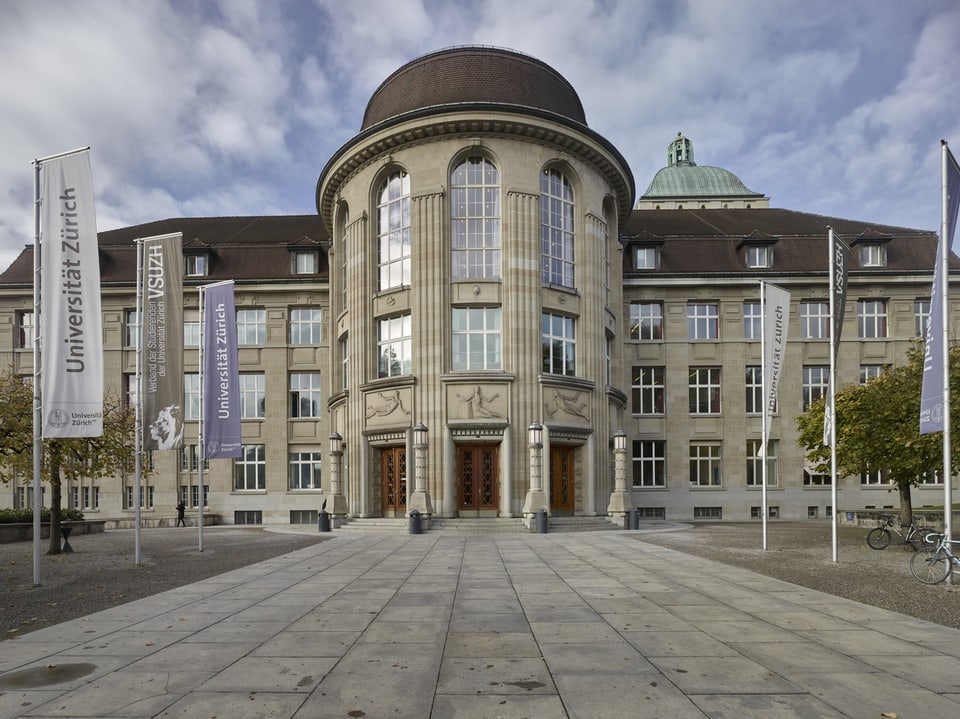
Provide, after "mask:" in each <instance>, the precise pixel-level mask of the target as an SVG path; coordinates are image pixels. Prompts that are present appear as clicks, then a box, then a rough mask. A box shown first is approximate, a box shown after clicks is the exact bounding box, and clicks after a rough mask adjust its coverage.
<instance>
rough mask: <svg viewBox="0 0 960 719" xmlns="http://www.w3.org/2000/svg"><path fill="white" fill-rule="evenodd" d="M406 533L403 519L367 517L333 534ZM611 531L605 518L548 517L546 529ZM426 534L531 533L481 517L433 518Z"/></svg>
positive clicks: (513, 522) (514, 522)
mask: <svg viewBox="0 0 960 719" xmlns="http://www.w3.org/2000/svg"><path fill="white" fill-rule="evenodd" d="M534 526H535V525H534ZM409 529H410V525H409V520H408V519H407V518H406V517H398V518H392V517H369V518H363V519H351V520H349V521H348V522H347V523H346V524H344V525H342V526H340V527H339V528H338V529H337V530H336V531H338V532H349V533H366V534H376V533H386V534H391V533H393V534H396V533H404V532H408V531H409ZM611 529H621V528H620V527H618V526H617V525H615V524H614V523H613V522H611V521H610V520H609V519H608V518H607V517H586V516H582V517H581V516H574V517H550V521H549V524H548V527H547V530H548V531H549V532H596V531H602V530H611ZM427 531H430V532H445V533H450V534H524V533H529V532H530V531H531V530H529V529H527V527H526V525H525V524H524V520H523V518H521V517H484V518H470V519H466V518H458V517H434V518H433V519H432V520H431V522H430V528H429V530H427Z"/></svg>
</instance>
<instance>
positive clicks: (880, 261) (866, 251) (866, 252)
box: [860, 244, 887, 267]
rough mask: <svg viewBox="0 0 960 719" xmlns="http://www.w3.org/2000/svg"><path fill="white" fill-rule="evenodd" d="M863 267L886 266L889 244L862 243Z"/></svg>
mask: <svg viewBox="0 0 960 719" xmlns="http://www.w3.org/2000/svg"><path fill="white" fill-rule="evenodd" d="M860 266H861V267H886V266H887V246H886V245H884V244H863V245H860Z"/></svg>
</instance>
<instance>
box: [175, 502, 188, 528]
mask: <svg viewBox="0 0 960 719" xmlns="http://www.w3.org/2000/svg"><path fill="white" fill-rule="evenodd" d="M186 510H187V505H185V504H184V503H183V500H182V499H181V500H180V501H179V502H177V526H178V527H186V526H187V522H186V520H185V519H184V518H183V513H184V512H185V511H186Z"/></svg>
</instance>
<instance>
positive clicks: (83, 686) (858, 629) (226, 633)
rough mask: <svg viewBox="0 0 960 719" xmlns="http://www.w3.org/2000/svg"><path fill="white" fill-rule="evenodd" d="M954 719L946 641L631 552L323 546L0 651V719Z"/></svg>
mask: <svg viewBox="0 0 960 719" xmlns="http://www.w3.org/2000/svg"><path fill="white" fill-rule="evenodd" d="M884 712H886V713H887V714H888V715H889V714H896V715H897V716H899V717H901V718H902V719H906V718H908V717H920V716H928V717H947V716H957V715H960V631H958V630H953V629H948V628H945V627H942V626H939V625H935V624H930V623H927V622H922V621H920V620H916V619H913V618H910V617H904V616H902V615H898V614H895V613H892V612H888V611H885V610H882V609H876V608H874V607H865V606H863V605H860V604H857V603H856V602H851V601H849V600H841V599H837V598H835V597H831V596H828V595H825V594H821V593H819V592H815V591H812V590H809V589H804V588H801V587H795V586H793V585H790V584H788V583H786V582H782V581H780V580H774V579H768V578H766V577H763V576H761V575H758V574H755V573H752V572H749V571H747V570H743V569H739V568H735V567H728V566H723V565H719V564H715V563H712V562H709V561H707V560H703V559H698V558H690V557H687V556H686V555H680V554H678V553H676V552H674V551H673V550H670V549H665V548H662V547H655V546H653V545H648V544H644V543H643V542H638V541H637V539H636V537H635V536H634V535H632V533H629V532H581V533H575V534H574V533H570V534H552V535H524V534H518V535H495V536H482V535H459V536H457V535H449V534H444V533H442V532H436V533H432V534H431V533H429V532H428V533H425V534H422V535H412V536H411V535H402V534H397V535H334V536H333V537H332V538H331V540H330V541H326V542H321V543H318V544H315V545H312V546H310V547H305V548H303V549H300V550H297V551H296V552H292V553H290V554H288V555H284V556H283V557H278V558H274V559H272V560H268V561H266V562H261V563H259V564H254V565H250V566H248V567H244V568H242V569H239V570H235V571H231V572H227V573H225V574H223V575H220V576H218V577H213V578H210V579H207V580H204V581H202V582H197V583H195V584H192V585H188V586H185V587H181V588H178V589H175V590H170V591H168V592H163V593H161V594H158V595H155V596H153V597H148V598H145V599H142V600H139V601H135V602H131V603H129V604H125V605H122V606H119V607H115V608H112V609H109V610H106V611H103V612H98V613H96V614H92V615H90V616H87V617H83V618H81V619H77V620H74V621H71V622H66V623H64V624H61V625H57V626H54V627H47V628H45V629H41V630H38V631H36V632H32V633H29V634H26V635H23V636H21V637H18V638H15V639H10V640H7V641H4V642H0V719H4V718H6V717H32V718H33V719H42V718H43V717H81V716H84V717H103V716H111V717H121V718H122V717H131V718H133V717H200V716H217V717H230V719H245V718H246V717H251V718H253V717H256V719H261V718H263V717H276V718H277V719H291V718H296V719H318V718H322V719H326V718H327V717H349V716H354V717H359V716H364V717H368V718H371V719H372V718H376V717H398V718H402V717H411V718H413V719H480V718H482V719H494V718H496V717H500V718H502V719H519V718H520V717H535V718H536V719H553V718H554V717H556V718H557V719H570V718H571V717H577V718H584V719H605V718H606V717H617V719H620V718H621V717H634V716H636V717H644V716H662V717H669V718H670V719H685V718H687V717H690V718H693V717H696V719H704V717H712V718H714V719H723V718H724V717H738V719H739V718H740V717H744V716H758V717H759V716H762V717H764V718H765V719H766V718H767V717H769V718H770V719H786V718H787V717H811V718H816V717H865V718H866V717H870V718H872V719H876V717H879V716H881V713H884Z"/></svg>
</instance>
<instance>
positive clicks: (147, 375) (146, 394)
mask: <svg viewBox="0 0 960 719" xmlns="http://www.w3.org/2000/svg"><path fill="white" fill-rule="evenodd" d="M142 243H143V247H142V252H143V265H142V277H141V278H140V281H141V283H142V293H143V295H142V296H143V307H142V309H141V312H140V327H141V331H140V341H141V343H142V346H141V350H140V352H141V360H140V361H141V363H142V366H141V373H142V383H143V384H142V387H143V415H142V416H143V418H144V428H145V429H146V431H145V432H144V437H143V448H144V449H147V450H151V449H161V450H162V449H180V447H181V446H182V445H183V416H184V408H183V401H184V399H183V252H182V246H183V235H182V233H179V232H177V233H173V234H169V235H158V236H156V237H148V238H146V239H144V240H142Z"/></svg>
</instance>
